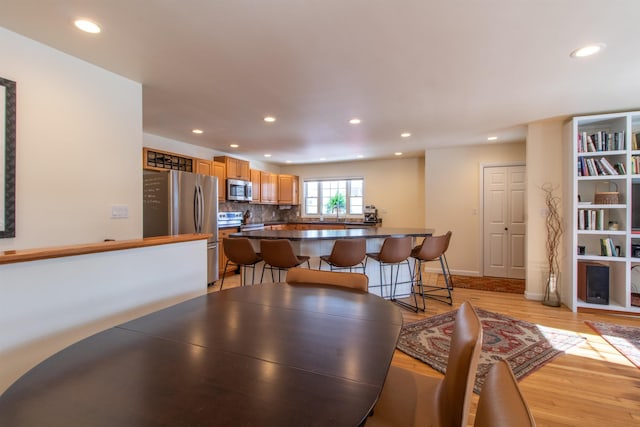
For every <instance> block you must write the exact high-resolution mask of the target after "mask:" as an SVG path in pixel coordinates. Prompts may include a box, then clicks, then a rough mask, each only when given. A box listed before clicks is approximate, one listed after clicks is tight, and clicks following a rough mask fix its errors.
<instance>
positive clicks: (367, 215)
mask: <svg viewBox="0 0 640 427" xmlns="http://www.w3.org/2000/svg"><path fill="white" fill-rule="evenodd" d="M364 222H378V209H376V207H375V206H374V205H366V206H365V207H364Z"/></svg>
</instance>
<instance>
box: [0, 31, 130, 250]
mask: <svg viewBox="0 0 640 427" xmlns="http://www.w3.org/2000/svg"><path fill="white" fill-rule="evenodd" d="M0 52H2V55H1V58H2V59H0V76H2V77H4V78H7V79H10V80H13V81H15V82H16V87H17V131H16V133H17V134H16V146H17V149H16V151H17V153H16V157H17V159H16V160H17V166H16V169H17V171H16V217H17V220H16V237H15V238H12V239H0V250H2V249H4V250H7V249H26V248H38V247H48V246H58V245H65V244H75V243H86V242H97V241H102V240H103V239H105V238H113V239H118V240H120V239H130V238H138V237H141V236H142V197H141V191H142V190H141V189H142V178H141V173H140V165H141V162H142V87H141V85H140V83H136V82H133V81H131V80H128V79H125V78H123V77H121V76H118V75H116V74H113V73H111V72H109V71H106V70H104V69H101V68H98V67H96V66H94V65H91V64H89V63H86V62H84V61H81V60H79V59H77V58H74V57H72V56H69V55H66V54H64V53H62V52H60V51H57V50H54V49H51V48H49V47H47V46H45V45H43V44H41V43H38V42H35V41H33V40H30V39H27V38H25V37H22V36H20V35H18V34H15V33H13V32H10V31H8V30H6V29H4V28H1V27H0ZM114 204H115V205H127V206H128V208H129V217H128V218H127V219H111V217H110V216H111V205H114Z"/></svg>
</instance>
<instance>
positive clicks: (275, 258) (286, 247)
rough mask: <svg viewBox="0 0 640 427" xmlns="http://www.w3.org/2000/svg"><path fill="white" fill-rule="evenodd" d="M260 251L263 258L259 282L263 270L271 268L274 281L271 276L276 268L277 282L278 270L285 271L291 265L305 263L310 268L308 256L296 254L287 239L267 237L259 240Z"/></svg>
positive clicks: (262, 277)
mask: <svg viewBox="0 0 640 427" xmlns="http://www.w3.org/2000/svg"><path fill="white" fill-rule="evenodd" d="M260 253H261V254H262V259H263V260H264V268H263V269H262V274H261V275H260V283H262V281H263V279H264V270H266V269H269V270H271V280H272V281H274V282H275V281H276V280H275V278H274V276H273V270H274V269H275V270H278V282H279V281H280V272H281V271H286V270H288V269H290V268H292V267H297V266H299V265H301V264H304V263H305V262H306V263H307V267H308V268H311V265H310V264H309V258H310V257H308V256H306V255H296V254H295V252H294V251H293V245H292V244H291V241H290V240H289V239H268V240H260Z"/></svg>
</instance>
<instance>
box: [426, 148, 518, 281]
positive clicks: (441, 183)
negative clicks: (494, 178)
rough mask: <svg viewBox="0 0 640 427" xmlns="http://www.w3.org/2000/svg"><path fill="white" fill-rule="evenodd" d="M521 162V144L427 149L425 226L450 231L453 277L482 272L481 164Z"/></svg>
mask: <svg viewBox="0 0 640 427" xmlns="http://www.w3.org/2000/svg"><path fill="white" fill-rule="evenodd" d="M524 161H525V144H524V142H522V143H513V144H487V145H481V146H468V147H453V148H437V149H430V150H427V152H426V155H425V179H424V181H425V183H426V191H425V194H426V195H425V203H426V208H425V211H426V225H428V226H429V227H433V228H435V229H436V233H437V234H444V233H446V232H447V231H448V230H451V231H452V233H453V234H452V236H451V244H450V246H449V249H448V251H447V261H448V263H449V267H450V269H451V270H452V272H453V273H454V274H463V275H468V276H477V275H480V274H481V272H482V238H483V236H482V223H481V212H480V209H481V202H482V201H481V195H482V188H481V174H482V171H481V165H483V164H485V165H486V164H493V165H499V164H507V163H513V162H524Z"/></svg>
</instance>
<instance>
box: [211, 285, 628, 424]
mask: <svg viewBox="0 0 640 427" xmlns="http://www.w3.org/2000/svg"><path fill="white" fill-rule="evenodd" d="M238 278H239V276H231V277H228V278H226V279H225V283H224V288H225V289H226V288H227V286H229V287H235V286H238V283H239V280H238ZM219 288H220V284H219V282H217V283H216V285H214V286H212V287H211V288H210V292H215V291H218V290H219ZM465 300H467V301H470V302H471V303H472V304H473V305H474V306H475V307H480V308H483V309H485V310H489V311H493V312H498V313H503V314H505V315H508V316H511V317H515V318H518V319H522V320H526V321H529V322H532V323H536V324H540V325H544V326H548V327H552V328H559V329H565V330H570V331H575V332H577V333H579V334H580V335H582V336H584V337H585V338H586V341H585V342H584V343H583V344H581V345H580V346H576V347H574V348H573V349H571V350H569V351H568V352H567V353H566V354H564V355H561V356H559V357H557V358H556V359H554V360H553V361H551V362H549V363H547V364H546V365H544V366H543V367H542V368H540V369H538V370H537V371H535V372H533V373H532V374H530V375H528V376H527V377H525V378H523V379H522V380H521V381H520V382H519V384H520V388H521V390H522V393H523V394H524V396H525V398H526V400H527V402H528V404H529V406H530V408H531V411H532V412H533V416H534V418H535V419H536V423H537V425H538V426H540V427H542V426H640V369H638V368H636V367H635V366H633V365H632V364H631V363H630V362H629V361H628V360H627V359H626V358H625V357H624V356H622V355H620V353H618V352H617V351H616V350H615V349H614V348H613V347H611V346H610V345H609V344H608V343H607V342H606V341H604V340H603V339H602V338H601V337H600V336H599V335H598V334H596V333H595V332H594V331H593V330H592V329H591V328H590V327H589V326H587V325H586V324H585V323H584V321H585V320H597V321H604V322H610V323H619V324H625V325H631V326H637V327H640V318H637V317H635V318H634V317H626V316H616V315H612V314H604V313H598V314H591V313H572V312H571V311H569V310H568V309H567V308H566V307H562V308H552V307H546V306H543V305H542V304H541V303H540V302H538V301H528V300H526V299H525V298H524V296H523V295H517V294H507V293H500V292H488V291H475V290H470V289H455V291H454V306H453V308H457V307H458V306H459V305H460V303H462V302H463V301H465ZM451 309H452V308H451V307H450V306H448V305H446V304H443V303H440V302H435V301H428V304H427V312H426V313H425V314H422V313H421V314H414V313H411V312H409V311H407V310H402V313H403V318H404V321H405V322H411V321H415V320H419V319H422V318H424V317H430V316H433V315H435V314H439V313H443V312H446V311H449V310H451ZM392 363H393V364H394V365H399V366H402V367H404V368H408V369H411V370H413V371H416V372H420V373H423V374H425V375H431V376H442V375H441V374H440V373H438V372H436V371H434V370H433V369H431V368H430V367H429V366H427V365H426V364H424V363H422V362H420V361H419V360H416V359H414V358H412V357H410V356H408V355H406V354H404V353H402V352H400V351H396V353H395V355H394V358H393V362H392ZM477 400H478V397H477V395H475V394H474V397H473V402H472V414H471V415H472V416H471V417H470V425H471V424H472V423H473V418H474V415H475V407H476V404H477Z"/></svg>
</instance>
